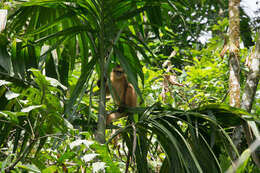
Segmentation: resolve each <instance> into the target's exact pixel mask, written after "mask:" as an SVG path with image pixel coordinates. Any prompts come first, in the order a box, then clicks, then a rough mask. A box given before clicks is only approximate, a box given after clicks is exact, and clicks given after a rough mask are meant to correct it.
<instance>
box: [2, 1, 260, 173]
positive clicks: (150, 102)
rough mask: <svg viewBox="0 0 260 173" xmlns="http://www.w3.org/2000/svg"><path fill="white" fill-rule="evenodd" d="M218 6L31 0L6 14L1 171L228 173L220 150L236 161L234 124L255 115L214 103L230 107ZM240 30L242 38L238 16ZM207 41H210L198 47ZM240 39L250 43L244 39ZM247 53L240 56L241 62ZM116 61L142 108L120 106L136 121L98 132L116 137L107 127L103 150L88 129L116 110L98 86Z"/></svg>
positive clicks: (246, 165)
mask: <svg viewBox="0 0 260 173" xmlns="http://www.w3.org/2000/svg"><path fill="white" fill-rule="evenodd" d="M227 2H228V1H223V2H221V3H219V1H215V0H213V1H212V0H210V1H207V0H201V1H190V0H183V1H170V0H143V1H135V0H129V1H125V0H91V1H83V0H79V1H78V0H77V1H76V0H75V1H74V0H71V1H70V2H68V1H65V0H51V1H42V0H29V1H26V2H20V3H19V5H17V6H13V7H12V9H11V15H10V16H9V21H8V23H7V24H8V25H7V30H6V31H5V32H4V33H1V34H0V40H1V41H0V62H1V63H0V78H1V80H0V103H1V106H0V129H1V130H0V151H1V152H0V167H1V172H3V171H6V172H8V171H13V172H66V171H67V172H98V171H99V172H127V170H128V172H192V173H194V172H223V171H226V170H227V169H228V167H230V165H231V164H232V163H231V159H230V157H229V155H228V153H230V152H232V151H234V153H235V154H236V155H237V156H239V154H240V153H238V151H237V149H236V148H235V146H234V144H233V142H232V140H231V138H230V136H229V135H230V134H231V130H232V129H233V127H235V126H238V125H241V124H243V123H244V122H245V119H244V117H245V118H246V119H247V120H250V121H256V122H257V121H258V119H257V118H259V117H257V116H254V117H253V116H252V115H250V114H248V113H247V112H245V111H243V110H241V109H237V108H232V107H229V106H227V105H225V104H219V103H227V100H228V99H227V98H228V97H227V94H228V57H227V53H226V55H224V56H223V57H221V56H220V52H221V51H222V50H223V48H224V47H225V46H226V44H227V43H226V42H225V41H227V39H228V36H226V35H225V34H223V33H226V32H227V30H228V23H229V21H228V18H227V10H226V9H227ZM0 5H2V6H3V3H1V4H0ZM4 5H5V4H4ZM4 8H5V7H4ZM223 9H224V11H223ZM46 14H48V15H46ZM216 14H219V15H218V16H216ZM242 14H243V12H242ZM241 23H242V24H243V27H244V28H247V29H248V27H249V25H248V17H247V16H246V15H245V14H243V15H242V16H241ZM205 33H210V34H211V38H210V39H209V40H207V41H206V42H202V41H201V40H202V38H203V37H205ZM241 34H242V39H243V42H244V44H245V46H246V47H247V46H250V38H251V33H250V32H243V33H241ZM249 54H250V52H249V49H247V48H245V49H243V50H242V51H241V63H244V62H245V61H246V58H247V56H248V55H249ZM117 63H120V64H121V66H122V67H123V69H124V71H125V73H126V74H127V77H128V80H129V82H131V83H132V84H133V86H134V88H135V89H136V91H137V93H138V95H139V101H138V102H139V103H140V104H139V107H137V108H125V112H127V113H129V114H130V113H131V114H134V115H133V116H134V118H131V117H130V118H129V120H128V121H125V119H124V118H122V119H120V121H118V122H116V123H114V125H111V126H108V127H107V128H115V129H118V130H117V131H116V132H114V130H112V132H111V133H110V131H108V130H107V131H106V134H103V135H106V136H104V137H106V138H107V141H108V142H107V145H101V144H98V143H97V142H96V141H95V140H94V139H93V138H94V136H96V135H97V133H96V132H97V131H96V130H97V127H98V128H99V127H100V124H101V123H100V121H98V120H100V119H102V118H100V117H102V116H103V117H104V116H105V113H106V110H108V111H115V110H117V109H118V107H117V105H115V104H114V103H113V102H112V101H109V102H107V100H106V95H105V93H106V92H105V88H106V87H105V85H106V83H105V82H104V80H105V78H107V79H109V72H110V71H111V69H112V68H113V67H114V66H115V64H117ZM242 67H243V68H242V71H241V82H243V81H244V79H245V74H246V72H247V68H246V67H245V66H243V65H242ZM36 69H37V70H36ZM98 79H101V80H103V83H102V82H101V83H102V84H103V90H102V89H101V90H99V89H98V87H97V86H96V81H97V80H98ZM107 83H108V84H109V80H107ZM101 88H102V87H101ZM257 97H258V96H257ZM106 102H107V103H106ZM258 102H259V99H258V98H257V99H256V103H258ZM212 103H214V104H212ZM254 107H255V109H254V110H253V111H254V112H255V113H256V114H257V113H259V112H260V111H259V108H258V107H259V105H258V104H255V106H254ZM105 108H106V109H105ZM245 115H246V116H245ZM98 117H99V118H98ZM97 124H98V126H97ZM101 126H102V124H101ZM103 128H104V129H105V126H104V121H103ZM254 130H256V131H257V127H255V128H254ZM110 136H112V137H111V138H110ZM240 158H242V162H241V164H240V167H238V169H237V171H240V172H243V171H246V172H254V171H255V170H256V166H255V165H254V164H253V163H252V160H251V159H250V153H248V150H244V152H243V153H242V155H241V157H240Z"/></svg>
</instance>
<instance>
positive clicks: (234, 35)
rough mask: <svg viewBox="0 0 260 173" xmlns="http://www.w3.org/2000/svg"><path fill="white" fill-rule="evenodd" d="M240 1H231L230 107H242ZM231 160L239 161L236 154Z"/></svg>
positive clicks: (238, 132) (237, 136)
mask: <svg viewBox="0 0 260 173" xmlns="http://www.w3.org/2000/svg"><path fill="white" fill-rule="evenodd" d="M239 6H240V0H229V5H228V11H229V49H230V50H229V52H230V55H229V104H230V106H234V107H237V108H239V107H240V57H239V42H240V30H239V27H240V26H239V25H240V19H239ZM241 139H242V128H241V127H240V126H239V127H236V128H234V131H233V134H232V140H233V143H234V145H235V146H236V147H238V146H239V144H240V143H241V142H242V140H241ZM231 159H232V160H235V159H237V155H236V153H235V152H231Z"/></svg>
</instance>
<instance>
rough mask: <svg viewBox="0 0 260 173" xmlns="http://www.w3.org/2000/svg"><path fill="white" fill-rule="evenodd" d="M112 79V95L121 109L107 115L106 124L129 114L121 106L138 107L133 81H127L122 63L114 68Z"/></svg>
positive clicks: (111, 74)
mask: <svg viewBox="0 0 260 173" xmlns="http://www.w3.org/2000/svg"><path fill="white" fill-rule="evenodd" d="M110 81H111V87H112V91H111V92H112V95H113V96H114V98H113V100H114V102H115V104H117V105H119V110H118V111H117V112H113V113H111V114H109V115H107V118H106V124H107V125H108V124H110V123H111V122H113V121H115V120H117V119H119V118H121V117H125V116H127V115H126V113H123V112H121V111H120V108H122V107H124V106H127V107H136V105H137V95H136V92H135V89H134V87H133V85H132V84H131V83H129V82H128V81H127V77H126V74H125V73H124V70H123V68H122V67H121V66H120V65H117V66H116V67H114V68H113V70H112V72H111V73H110Z"/></svg>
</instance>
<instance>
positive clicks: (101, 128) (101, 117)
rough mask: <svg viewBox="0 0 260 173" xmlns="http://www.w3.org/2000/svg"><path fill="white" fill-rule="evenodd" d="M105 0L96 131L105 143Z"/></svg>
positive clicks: (101, 26) (102, 16) (101, 32)
mask: <svg viewBox="0 0 260 173" xmlns="http://www.w3.org/2000/svg"><path fill="white" fill-rule="evenodd" d="M103 7H104V0H102V1H101V21H100V31H99V38H98V41H99V57H98V58H99V65H100V82H101V83H100V97H99V98H100V99H99V113H98V124H97V131H96V140H97V141H98V142H99V143H101V144H104V143H105V142H106V138H105V130H106V82H105V78H106V69H105V64H106V57H105V45H104V44H105V38H104V37H105V28H104V25H105V24H104V17H105V16H104V13H103V11H102V10H103V9H104V8H103Z"/></svg>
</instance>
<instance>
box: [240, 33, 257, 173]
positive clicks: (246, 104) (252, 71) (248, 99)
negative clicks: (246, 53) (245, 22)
mask: <svg viewBox="0 0 260 173" xmlns="http://www.w3.org/2000/svg"><path fill="white" fill-rule="evenodd" d="M249 64H250V65H249V73H248V76H247V80H246V85H245V91H244V94H243V97H242V105H241V107H242V108H243V109H245V110H247V111H248V112H251V109H252V105H253V102H254V98H255V93H256V90H257V85H258V83H259V78H260V32H258V39H257V41H256V47H255V53H254V55H253V56H252V57H251V60H250V63H249ZM256 127H257V126H256V124H255V122H253V121H248V122H245V123H244V124H243V128H244V131H245V136H246V139H247V143H248V146H249V145H250V144H252V143H253V142H254V139H255V137H256V138H259V131H258V130H257V128H256ZM252 128H253V129H255V130H256V131H255V132H254V130H252ZM252 132H254V133H253V134H252ZM252 158H253V160H254V162H255V164H256V165H257V166H258V168H260V156H259V155H257V154H256V153H255V152H253V153H252Z"/></svg>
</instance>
